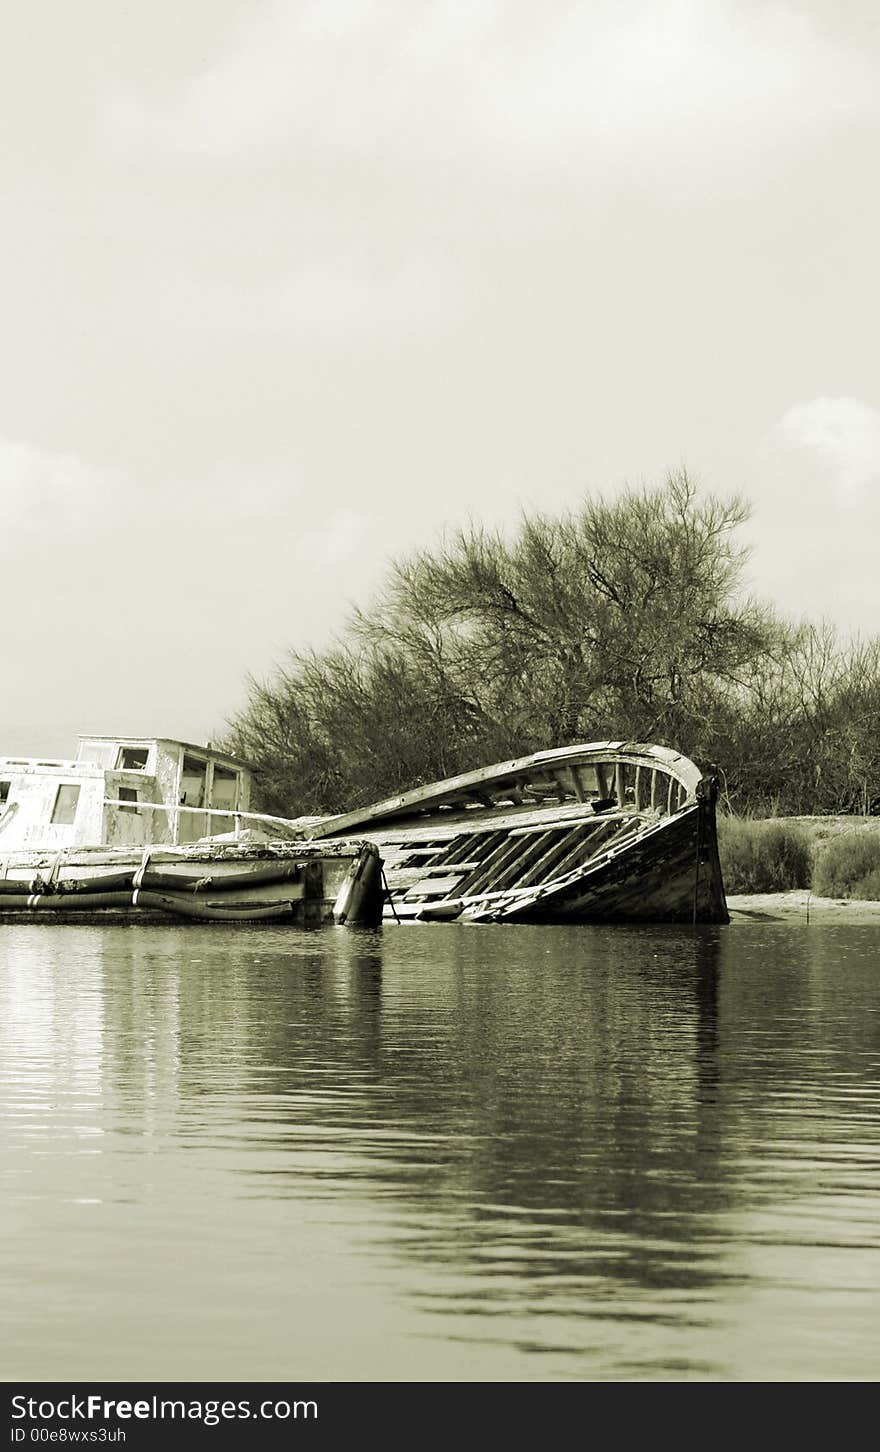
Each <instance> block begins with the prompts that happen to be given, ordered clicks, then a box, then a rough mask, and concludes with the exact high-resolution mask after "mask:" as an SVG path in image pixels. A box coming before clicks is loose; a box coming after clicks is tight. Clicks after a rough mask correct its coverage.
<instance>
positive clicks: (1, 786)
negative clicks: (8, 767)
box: [0, 781, 12, 812]
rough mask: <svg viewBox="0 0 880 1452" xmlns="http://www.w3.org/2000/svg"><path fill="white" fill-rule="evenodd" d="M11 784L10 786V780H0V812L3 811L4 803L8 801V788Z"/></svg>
mask: <svg viewBox="0 0 880 1452" xmlns="http://www.w3.org/2000/svg"><path fill="white" fill-rule="evenodd" d="M11 786H12V782H11V781H0V812H2V811H3V808H4V807H5V806H6V803H7V802H8V801H9V788H10V787H11Z"/></svg>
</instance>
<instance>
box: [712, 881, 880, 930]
mask: <svg viewBox="0 0 880 1452" xmlns="http://www.w3.org/2000/svg"><path fill="white" fill-rule="evenodd" d="M727 908H728V911H729V913H730V921H731V922H732V923H747V922H752V921H753V922H776V923H803V924H804V925H805V926H806V925H808V924H812V923H849V924H852V925H863V924H866V923H871V924H874V925H876V926H880V902H860V901H858V899H856V898H844V897H816V895H815V894H814V893H812V892H810V891H809V889H808V888H798V889H796V890H795V891H792V892H755V893H749V894H744V893H738V894H734V895H731V896H729V897H728V899H727Z"/></svg>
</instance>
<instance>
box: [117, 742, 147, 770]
mask: <svg viewBox="0 0 880 1452" xmlns="http://www.w3.org/2000/svg"><path fill="white" fill-rule="evenodd" d="M149 754H150V748H149V747H148V746H120V748H119V756H118V757H117V759H116V766H117V768H118V769H120V770H122V771H143V770H144V768H145V767H146V764H147V757H148V756H149Z"/></svg>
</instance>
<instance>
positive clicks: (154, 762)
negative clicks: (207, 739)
mask: <svg viewBox="0 0 880 1452" xmlns="http://www.w3.org/2000/svg"><path fill="white" fill-rule="evenodd" d="M251 780H252V778H251V772H250V770H249V769H248V767H247V766H246V765H245V763H244V762H243V761H239V760H238V758H237V757H234V756H229V755H227V754H226V753H225V752H222V751H215V750H214V749H213V748H212V747H210V746H193V745H191V744H190V743H189V742H186V741H170V740H168V739H166V738H164V737H142V736H80V737H79V738H78V745H77V753H76V757H75V759H74V760H72V761H54V760H48V759H43V758H41V757H33V758H26V757H18V756H0V853H6V852H8V851H9V850H10V849H18V848H47V849H54V850H60V849H63V848H65V847H98V846H108V847H127V846H132V847H134V846H147V845H150V844H152V843H155V844H157V845H159V844H164V845H168V846H174V845H178V844H181V843H186V842H196V841H198V840H199V839H200V838H202V837H207V836H216V835H219V834H221V833H227V832H234V831H237V830H238V828H239V825H240V816H239V814H243V813H247V811H248V808H249V806H250V795H251Z"/></svg>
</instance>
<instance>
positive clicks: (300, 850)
mask: <svg viewBox="0 0 880 1452" xmlns="http://www.w3.org/2000/svg"><path fill="white" fill-rule="evenodd" d="M251 785H252V773H251V771H250V769H249V767H248V766H247V764H246V763H245V762H243V761H240V760H239V759H238V758H236V757H234V756H230V755H228V754H227V753H225V752H222V751H217V750H214V749H212V748H211V747H210V746H205V747H200V746H194V745H192V744H191V743H188V742H183V741H175V740H171V739H168V738H144V737H130V736H126V737H118V736H81V737H80V738H79V741H78V747H77V752H76V756H75V757H74V758H72V759H70V760H61V759H48V758H40V757H14V756H0V919H5V920H7V921H9V920H10V919H13V920H19V921H20V920H22V919H29V920H32V921H41V922H52V921H55V922H58V921H71V920H73V921H77V920H82V919H84V918H86V919H89V920H93V919H96V918H105V919H120V918H124V919H129V918H137V919H145V918H150V919H165V920H168V919H175V920H178V921H196V922H238V923H262V922H277V923H288V924H293V925H299V926H313V925H321V924H324V923H336V924H348V925H351V926H355V925H360V926H376V925H378V924H379V922H380V921H381V917H382V904H383V887H382V872H381V862H380V858H379V852H378V848H377V847H376V845H375V844H374V843H372V842H365V841H361V840H352V839H351V838H349V837H343V836H341V835H340V834H338V833H337V834H336V835H335V836H334V839H333V841H331V842H315V841H311V840H307V839H306V838H305V837H304V835H303V833H302V832H301V831H298V830H297V829H296V828H295V827H294V826H293V825H292V824H290V823H288V822H286V821H285V820H284V819H282V818H276V817H270V816H266V815H264V814H261V813H256V812H251V811H250V809H249V805H250V793H251Z"/></svg>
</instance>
